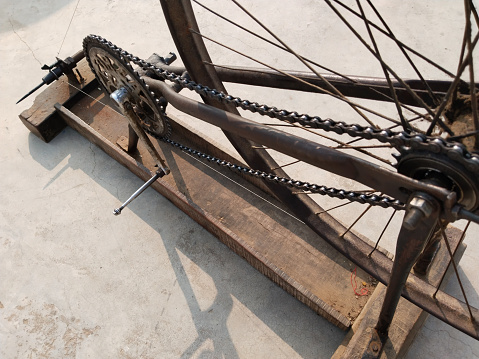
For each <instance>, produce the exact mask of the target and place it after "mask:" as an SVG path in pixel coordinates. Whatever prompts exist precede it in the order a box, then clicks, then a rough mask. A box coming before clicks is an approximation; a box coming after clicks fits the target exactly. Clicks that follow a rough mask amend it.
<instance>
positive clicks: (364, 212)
mask: <svg viewBox="0 0 479 359" xmlns="http://www.w3.org/2000/svg"><path fill="white" fill-rule="evenodd" d="M371 207H372V205H368V207H367V208H366V209H365V210H364V211H363V213H361V214H360V215H359V217H358V218H356V220H355V221H354V222H353V224H351V225H350V226H349V227H348V228H347V229H346V231H345V232H344V233H343V234H341V235H340V236H339V237H341V238H342V237H344V236H345V235H346V234H347V233H348V232H349V231H350V230H351V228H353V227H354V225H355V224H356V223H358V221H359V220H360V219H361V218H362V217H363V216H364V215H365V214H366V212H367V211H369V210H370V209H371Z"/></svg>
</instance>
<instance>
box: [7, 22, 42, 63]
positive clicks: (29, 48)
mask: <svg viewBox="0 0 479 359" xmlns="http://www.w3.org/2000/svg"><path fill="white" fill-rule="evenodd" d="M8 22H9V23H10V26H11V27H12V31H13V33H14V34H15V35H17V37H18V38H19V39H20V41H21V42H23V43H24V44H25V45H26V46H27V47H28V50H30V52H31V53H32V56H33V58H34V59H35V60H37V62H38V63H39V64H40V66H43V65H42V63H41V62H40V60H39V59H37V57H36V56H35V53H34V52H33V50H32V48H31V47H30V45H28V44H27V42H26V41H25V40H23V39H22V37H21V36H20V35H19V34H18V32H17V31H16V30H15V27H14V26H13V23H12V19H11V18H10V17H9V18H8Z"/></svg>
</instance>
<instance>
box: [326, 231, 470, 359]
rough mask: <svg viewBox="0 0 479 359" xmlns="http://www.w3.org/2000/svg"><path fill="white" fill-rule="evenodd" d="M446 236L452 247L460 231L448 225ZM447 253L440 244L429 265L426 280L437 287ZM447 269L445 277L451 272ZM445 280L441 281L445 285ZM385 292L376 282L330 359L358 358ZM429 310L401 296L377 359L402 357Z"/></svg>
mask: <svg viewBox="0 0 479 359" xmlns="http://www.w3.org/2000/svg"><path fill="white" fill-rule="evenodd" d="M446 233H447V236H448V239H449V241H450V244H451V247H452V250H454V248H456V247H457V245H458V242H459V239H460V237H461V235H462V231H460V230H459V229H457V228H454V227H449V228H447V230H446ZM464 250H465V246H464V245H463V244H461V246H460V247H459V248H458V250H457V252H456V261H458V260H459V259H460V258H461V257H462V254H463V253H464ZM449 258H450V255H449V253H448V251H447V249H446V246H445V245H442V246H441V248H440V250H439V252H438V253H437V255H436V258H435V260H434V262H433V264H432V265H431V268H430V270H429V273H428V275H427V281H428V282H429V283H430V284H432V285H434V286H436V287H437V286H438V285H439V282H440V279H441V277H442V275H443V274H444V272H445V271H446V270H447V267H448V263H449ZM451 269H452V268H449V272H448V276H449V275H450V273H451ZM448 276H446V280H445V281H444V282H443V283H442V286H443V287H444V286H445V284H446V282H447V278H448ZM385 293H386V287H385V286H384V285H382V284H379V285H378V286H377V288H376V290H375V291H374V293H373V295H372V296H371V298H370V300H369V301H368V303H367V305H366V306H365V307H364V310H363V312H362V313H361V315H360V316H359V317H358V318H357V319H356V321H355V322H354V324H353V326H352V328H351V330H350V331H349V333H348V335H347V336H346V337H345V338H344V340H343V342H342V343H341V345H340V346H339V347H338V349H337V350H336V352H335V353H334V355H333V356H332V359H350V358H360V357H361V356H360V355H361V353H362V350H363V348H364V347H365V345H367V341H368V340H369V336H368V335H367V334H368V333H370V329H371V328H374V327H375V325H376V322H377V319H378V317H379V312H380V310H381V305H382V301H383V298H384V295H385ZM427 316H428V313H427V312H425V311H423V310H422V309H420V308H419V307H417V306H416V305H414V304H412V303H410V302H409V301H407V300H406V299H404V298H401V299H400V300H399V304H398V307H397V310H396V314H395V316H394V319H393V321H392V323H391V328H390V330H389V338H388V340H387V341H386V343H385V345H384V350H383V352H382V353H381V356H380V359H395V358H403V357H404V356H405V355H406V354H407V352H408V350H409V347H410V346H411V344H412V342H413V340H414V338H415V337H416V335H417V333H418V332H419V330H420V329H421V328H422V326H423V324H424V321H425V320H426V318H427Z"/></svg>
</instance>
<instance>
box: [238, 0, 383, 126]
mask: <svg viewBox="0 0 479 359" xmlns="http://www.w3.org/2000/svg"><path fill="white" fill-rule="evenodd" d="M232 1H233V3H234V4H235V5H236V6H238V7H239V8H240V9H241V10H242V11H243V12H244V13H245V14H247V15H248V16H249V17H250V18H251V19H253V20H254V21H255V22H256V23H257V24H258V25H260V26H261V27H262V28H263V29H265V30H266V31H267V32H268V33H269V34H270V35H271V36H273V37H274V38H275V39H276V40H277V41H278V42H279V43H281V45H283V46H284V47H285V48H286V49H288V51H289V52H290V53H291V54H293V55H294V56H295V57H296V58H297V59H298V60H299V61H301V63H303V65H304V66H306V67H307V68H308V69H309V70H311V71H312V72H313V73H314V74H315V75H316V76H318V77H319V78H320V79H321V80H322V81H324V82H325V83H326V85H327V86H328V87H329V89H330V91H332V92H333V93H335V94H336V96H338V97H339V98H342V99H344V100H347V99H346V97H345V96H344V95H343V94H342V93H341V92H340V91H339V90H338V89H337V88H336V87H335V86H333V85H332V84H331V83H330V82H329V81H328V80H326V79H325V78H324V76H322V75H321V74H320V73H319V72H317V71H316V70H315V69H314V68H313V67H312V66H311V65H309V64H308V63H307V62H306V61H305V60H304V59H303V58H302V57H301V56H299V55H298V54H297V53H296V52H295V51H294V50H293V49H291V48H290V47H289V46H288V45H286V44H285V43H284V42H283V41H282V40H281V39H280V38H279V37H278V36H277V35H276V34H274V33H273V32H272V31H271V30H270V29H269V28H267V27H266V26H265V25H264V24H263V23H262V22H261V21H259V20H258V19H257V18H256V17H254V16H253V15H252V14H251V13H250V12H249V11H248V10H246V9H245V8H244V7H243V6H241V5H240V4H239V3H238V2H237V1H236V0H232ZM345 102H346V103H347V104H349V105H350V106H351V108H352V109H353V110H355V111H356V112H357V113H358V114H359V115H360V116H361V117H362V118H363V119H364V120H365V121H366V122H367V123H369V124H370V125H371V126H374V127H377V126H376V125H375V124H374V123H373V122H371V120H370V119H369V118H368V117H367V116H366V115H365V114H364V113H362V111H361V110H360V107H359V106H358V105H356V104H354V103H353V102H351V101H349V100H347V101H345Z"/></svg>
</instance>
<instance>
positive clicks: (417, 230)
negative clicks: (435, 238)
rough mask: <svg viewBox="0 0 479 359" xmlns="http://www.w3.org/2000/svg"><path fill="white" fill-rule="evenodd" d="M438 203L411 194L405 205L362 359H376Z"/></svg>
mask: <svg viewBox="0 0 479 359" xmlns="http://www.w3.org/2000/svg"><path fill="white" fill-rule="evenodd" d="M439 210H440V206H439V202H438V201H437V200H436V199H434V198H433V197H431V196H429V195H427V194H425V193H422V192H416V193H414V194H413V195H412V196H411V197H410V199H409V202H408V206H407V209H406V214H405V216H404V220H403V223H402V226H401V231H400V232H399V236H398V239H397V243H396V255H395V259H394V263H393V268H392V271H391V276H390V278H389V283H388V286H387V290H386V295H385V297H384V302H383V305H382V308H381V312H380V314H379V318H378V321H377V324H376V327H375V328H374V329H373V330H372V331H371V338H370V339H369V343H368V345H367V346H366V347H365V348H364V349H365V351H364V353H363V355H362V357H363V358H378V357H379V356H380V355H381V352H382V350H383V347H384V344H385V342H386V340H387V337H388V331H389V327H390V325H391V322H392V319H393V316H394V313H395V311H396V308H397V305H398V302H399V299H400V298H401V292H402V290H403V289H404V285H405V284H406V281H407V278H408V276H409V272H410V271H411V269H412V267H413V266H414V264H415V263H416V261H417V260H418V258H419V256H420V255H421V253H422V251H423V250H424V248H425V247H426V245H427V243H428V240H429V238H430V237H431V236H432V235H433V234H434V230H435V228H436V226H437V224H438V220H439V213H440V211H439Z"/></svg>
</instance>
